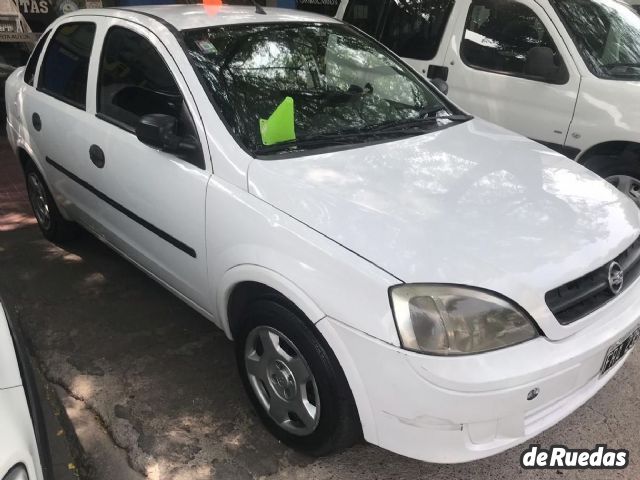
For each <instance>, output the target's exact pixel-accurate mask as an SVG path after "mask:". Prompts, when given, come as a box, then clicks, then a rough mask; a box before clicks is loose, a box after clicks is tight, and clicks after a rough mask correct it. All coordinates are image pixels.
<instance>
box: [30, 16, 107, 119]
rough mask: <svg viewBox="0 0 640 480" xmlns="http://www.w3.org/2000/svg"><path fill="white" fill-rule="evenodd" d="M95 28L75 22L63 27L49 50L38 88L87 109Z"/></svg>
mask: <svg viewBox="0 0 640 480" xmlns="http://www.w3.org/2000/svg"><path fill="white" fill-rule="evenodd" d="M95 31H96V26H95V24H93V23H87V22H74V23H65V24H64V25H62V26H60V27H59V28H58V29H57V30H56V32H55V34H54V35H53V37H52V38H51V41H50V42H49V46H48V47H47V51H46V53H45V56H44V60H43V62H42V67H41V68H40V81H39V82H38V88H39V89H41V90H42V91H43V92H44V93H47V94H49V95H51V96H52V97H55V98H57V99H59V100H62V101H64V102H66V103H69V104H71V105H73V106H75V107H78V108H82V109H84V108H85V104H86V97H87V73H88V71H89V58H90V57H91V47H92V46H93V37H94V35H95Z"/></svg>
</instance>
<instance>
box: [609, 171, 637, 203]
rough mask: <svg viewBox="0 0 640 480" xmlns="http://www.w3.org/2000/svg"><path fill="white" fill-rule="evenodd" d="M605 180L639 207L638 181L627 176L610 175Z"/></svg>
mask: <svg viewBox="0 0 640 480" xmlns="http://www.w3.org/2000/svg"><path fill="white" fill-rule="evenodd" d="M606 180H607V181H608V182H609V183H611V184H612V185H613V186H614V187H616V188H617V189H618V190H620V191H621V192H622V193H624V194H625V195H626V196H628V197H629V198H631V200H633V201H634V202H636V205H638V206H639V207H640V179H637V178H634V177H630V176H629V175H612V176H610V177H607V178H606Z"/></svg>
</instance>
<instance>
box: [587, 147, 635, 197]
mask: <svg viewBox="0 0 640 480" xmlns="http://www.w3.org/2000/svg"><path fill="white" fill-rule="evenodd" d="M584 166H585V167H587V168H588V169H589V170H591V171H593V172H595V173H597V174H598V175H600V176H601V177H602V178H604V179H605V180H607V181H608V182H609V183H611V184H612V185H613V186H614V187H616V188H617V189H618V190H620V191H621V192H622V193H624V194H625V195H626V196H628V197H629V198H631V200H633V201H634V202H635V203H636V205H638V207H640V160H639V159H633V158H620V157H616V156H613V155H594V156H593V157H591V158H589V159H588V160H587V161H585V162H584Z"/></svg>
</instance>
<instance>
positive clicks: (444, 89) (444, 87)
mask: <svg viewBox="0 0 640 480" xmlns="http://www.w3.org/2000/svg"><path fill="white" fill-rule="evenodd" d="M429 81H430V82H431V85H433V86H434V87H436V88H437V89H438V90H440V93H442V94H443V95H447V94H448V93H449V85H448V84H447V82H445V81H444V80H442V79H441V78H430V79H429Z"/></svg>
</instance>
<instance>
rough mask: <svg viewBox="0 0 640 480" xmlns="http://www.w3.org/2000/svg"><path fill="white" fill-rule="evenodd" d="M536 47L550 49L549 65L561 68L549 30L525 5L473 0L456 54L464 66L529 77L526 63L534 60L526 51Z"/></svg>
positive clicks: (560, 77) (512, 2) (560, 81)
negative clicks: (550, 58) (550, 60)
mask: <svg viewBox="0 0 640 480" xmlns="http://www.w3.org/2000/svg"><path fill="white" fill-rule="evenodd" d="M536 47H546V48H549V49H551V51H552V53H553V57H554V66H553V68H556V69H557V70H558V72H564V71H565V68H564V64H563V63H562V59H561V57H560V54H559V53H558V49H557V48H556V45H555V44H554V42H553V40H552V39H551V36H550V35H549V32H548V31H547V29H546V28H545V26H544V24H543V23H542V21H541V20H540V19H539V18H538V16H537V15H536V14H535V13H534V12H533V10H531V9H530V8H529V7H527V6H526V5H523V4H522V3H518V2H515V1H510V0H508V1H504V0H474V1H473V2H472V3H471V7H470V8H469V14H468V16H467V22H466V25H465V31H464V38H463V40H462V46H461V47H460V55H461V57H462V59H463V60H464V62H465V63H466V64H467V65H469V66H471V67H474V68H478V69H480V70H489V71H492V72H496V73H501V74H505V75H513V76H518V77H523V78H532V77H531V76H530V75H529V74H528V73H527V72H528V71H529V70H530V64H529V62H533V61H535V56H536V55H535V53H534V54H533V55H530V53H531V52H532V49H534V48H536ZM538 51H539V50H538ZM548 78H554V75H553V74H550V75H549V76H548ZM556 78H558V82H557V83H564V82H565V81H566V78H562V75H557V76H556ZM533 79H534V80H541V79H540V78H533ZM545 81H547V80H545ZM554 83H555V82H554Z"/></svg>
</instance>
